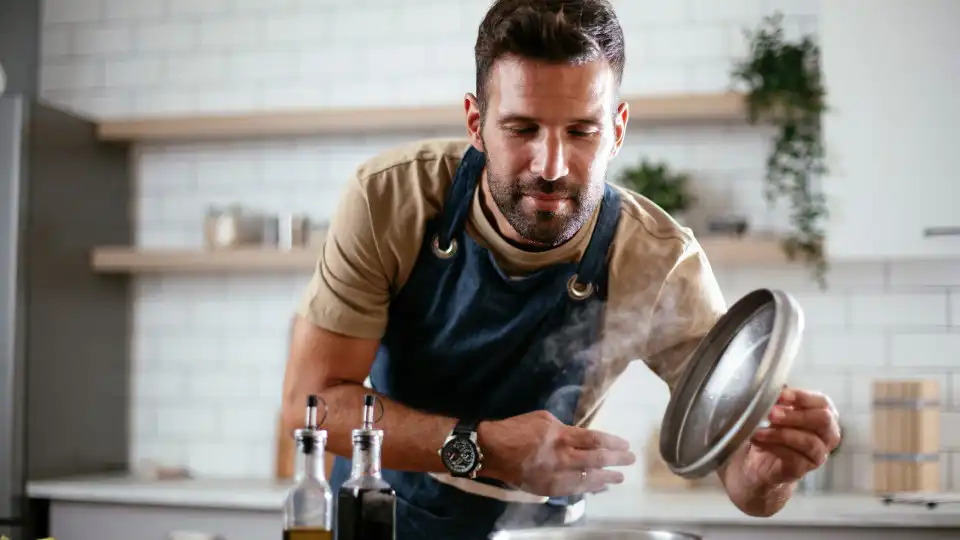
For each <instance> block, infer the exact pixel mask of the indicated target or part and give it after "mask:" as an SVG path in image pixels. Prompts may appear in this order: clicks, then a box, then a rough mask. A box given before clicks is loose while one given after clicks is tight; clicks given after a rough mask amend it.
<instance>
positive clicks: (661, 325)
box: [498, 239, 726, 529]
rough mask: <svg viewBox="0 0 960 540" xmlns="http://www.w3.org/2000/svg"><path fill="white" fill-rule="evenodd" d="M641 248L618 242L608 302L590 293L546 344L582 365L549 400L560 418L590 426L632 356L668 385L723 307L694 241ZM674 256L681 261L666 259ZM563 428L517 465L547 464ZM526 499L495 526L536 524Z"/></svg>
mask: <svg viewBox="0 0 960 540" xmlns="http://www.w3.org/2000/svg"><path fill="white" fill-rule="evenodd" d="M638 247H639V248H641V249H637V250H631V249H629V248H621V249H619V250H617V252H616V253H615V255H614V257H613V260H612V261H610V266H609V267H610V269H611V271H610V276H609V283H610V285H611V288H610V290H609V291H607V295H606V297H607V302H606V306H604V305H602V304H601V303H600V302H593V300H596V298H591V299H590V300H588V301H587V302H588V305H587V306H585V309H581V310H579V311H578V312H577V314H575V315H574V316H572V317H570V318H568V320H567V322H566V324H565V325H564V326H563V327H562V328H556V329H554V330H553V332H551V334H550V335H548V336H547V337H546V339H545V341H544V343H543V346H544V357H543V361H544V362H547V363H549V364H550V367H558V368H560V370H561V371H562V372H566V371H569V370H572V369H580V368H583V369H584V372H585V375H584V381H583V384H582V385H564V386H562V387H560V388H559V389H557V390H556V391H555V392H554V393H553V394H552V395H551V396H550V398H549V399H548V400H547V403H546V408H547V410H549V411H550V412H552V413H553V414H554V415H555V416H557V417H559V418H564V417H566V418H574V419H575V423H576V424H577V425H580V426H583V427H589V425H590V423H591V421H592V419H593V418H594V417H595V416H596V414H597V411H598V410H599V408H600V406H601V405H602V403H603V401H604V399H605V397H606V394H607V392H608V391H609V389H610V387H611V386H612V384H613V383H614V382H615V381H616V380H617V378H618V377H619V376H620V375H622V374H623V372H624V371H625V370H626V369H627V367H628V366H629V364H630V363H631V362H633V361H637V360H640V361H643V362H644V363H645V364H646V365H647V366H648V367H649V368H650V369H651V370H652V371H653V372H654V373H655V374H656V375H658V376H659V377H660V378H662V379H664V380H665V382H666V383H667V385H668V386H669V387H670V390H671V391H673V390H674V388H675V385H676V381H677V380H678V379H679V378H680V376H681V374H682V373H683V370H684V369H685V368H686V366H687V360H688V359H689V358H690V355H691V354H692V353H693V351H694V350H695V349H696V347H697V346H698V345H699V342H700V340H701V339H702V337H703V336H704V335H705V334H706V333H707V332H709V330H710V329H711V328H712V327H713V325H714V324H715V322H716V320H717V318H718V317H719V316H720V315H721V314H722V313H723V312H724V311H725V310H726V306H725V303H724V299H723V297H722V294H721V293H720V288H719V285H718V284H717V283H716V281H715V278H714V277H713V274H712V271H711V268H710V265H709V262H708V261H707V259H706V257H705V255H704V254H703V253H702V251H701V250H700V248H699V245H697V244H696V243H694V244H691V245H688V246H687V247H686V248H685V250H684V251H683V252H682V253H681V252H680V250H681V249H682V246H681V243H680V241H679V240H678V241H677V242H671V241H670V240H668V239H665V240H663V241H659V242H655V243H654V242H649V243H647V245H643V244H641V245H640V246H638ZM618 259H619V260H618ZM665 261H668V263H667V264H664V262H665ZM673 261H678V262H677V263H676V264H674V265H670V262H673ZM626 272H632V274H630V275H625V273H626ZM595 317H601V318H602V319H601V320H602V326H601V334H600V336H599V337H598V338H597V339H596V341H592V340H591V338H592V335H591V331H592V329H593V326H594V324H595V323H594V320H595ZM560 429H561V426H558V429H557V431H555V432H551V433H549V434H548V436H547V437H546V438H545V440H544V441H542V443H541V446H540V451H539V452H538V453H537V454H536V456H535V457H534V458H532V459H531V460H530V462H528V463H524V464H522V465H521V466H522V468H523V469H524V471H525V472H531V473H532V472H534V471H537V470H548V469H545V468H544V464H545V463H547V462H548V460H552V459H555V458H554V456H553V452H552V450H553V448H554V447H555V444H556V439H557V436H558V435H559V430H560ZM615 435H616V434H615ZM518 487H520V489H523V486H518ZM530 506H531V507H528V506H526V505H512V506H510V507H508V510H507V511H506V512H505V513H504V514H503V515H502V516H501V518H500V520H499V522H498V526H499V527H502V528H507V529H509V528H511V526H516V524H517V523H524V524H525V525H527V526H529V525H530V524H532V523H534V517H535V514H534V512H536V509H535V508H532V507H533V506H536V505H530Z"/></svg>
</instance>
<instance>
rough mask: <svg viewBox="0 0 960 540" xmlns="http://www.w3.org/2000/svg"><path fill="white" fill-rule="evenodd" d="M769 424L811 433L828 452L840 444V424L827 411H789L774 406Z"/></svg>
mask: <svg viewBox="0 0 960 540" xmlns="http://www.w3.org/2000/svg"><path fill="white" fill-rule="evenodd" d="M770 422H771V423H772V425H774V426H779V427H791V428H796V429H801V430H806V431H811V432H813V433H815V434H817V435H818V436H819V437H820V438H821V439H822V440H823V443H824V444H825V445H826V447H827V448H828V449H830V450H833V449H834V448H836V447H837V445H839V444H840V424H839V423H837V420H836V417H834V415H833V414H831V413H830V411H829V410H827V409H789V408H786V407H780V406H775V407H774V408H773V410H772V411H770Z"/></svg>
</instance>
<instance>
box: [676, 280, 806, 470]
mask: <svg viewBox="0 0 960 540" xmlns="http://www.w3.org/2000/svg"><path fill="white" fill-rule="evenodd" d="M803 325H804V319H803V311H802V310H801V308H800V305H799V304H798V303H797V302H796V300H794V299H793V297H791V296H790V295H789V294H787V293H786V292H783V291H779V290H771V289H758V290H755V291H753V292H750V293H748V294H747V295H745V296H744V297H743V298H741V299H740V300H738V301H737V302H736V303H734V305H733V306H731V308H730V309H729V310H728V311H727V312H726V313H725V314H724V315H723V316H722V317H721V318H720V320H719V321H717V323H716V324H715V325H714V327H713V328H711V330H710V332H709V333H708V334H707V335H706V337H705V338H704V339H703V341H701V343H700V345H699V346H698V347H697V349H696V351H695V352H694V354H693V358H692V361H691V362H690V365H689V366H688V367H687V369H686V370H685V371H684V374H683V376H682V377H681V378H680V381H679V382H678V384H677V389H676V391H675V392H673V394H672V395H671V397H670V402H669V403H668V405H667V410H666V413H665V414H664V417H663V423H662V425H661V431H660V455H661V456H662V457H663V459H664V460H665V461H666V463H667V466H668V467H669V468H670V470H671V471H673V472H674V474H677V475H678V476H681V477H684V478H691V479H693V478H702V477H704V476H706V475H707V474H710V473H711V472H713V471H715V470H716V469H717V468H718V467H719V466H720V465H721V464H723V462H724V461H725V460H726V459H727V458H728V457H729V456H730V455H731V454H732V453H733V452H734V451H735V450H736V449H737V448H739V447H740V446H741V445H742V444H743V443H744V442H745V441H746V440H747V439H748V438H749V437H750V435H751V434H753V432H754V431H755V430H756V429H757V428H758V427H760V426H761V424H764V423H765V422H766V418H767V415H768V414H769V413H770V410H771V409H772V408H773V406H774V405H775V404H776V402H777V400H778V399H779V396H780V392H781V390H782V388H783V386H784V384H785V383H786V378H787V375H788V373H789V371H790V367H791V366H792V364H793V359H794V357H796V354H797V351H798V350H799V348H800V338H801V335H802V333H803Z"/></svg>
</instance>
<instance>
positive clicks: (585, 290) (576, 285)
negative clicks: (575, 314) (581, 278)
mask: <svg viewBox="0 0 960 540" xmlns="http://www.w3.org/2000/svg"><path fill="white" fill-rule="evenodd" d="M567 292H568V293H569V294H570V298H573V299H574V300H586V299H587V298H590V295H591V294H593V283H586V284H584V283H580V282H578V281H577V274H574V275H572V276H570V280H569V281H567Z"/></svg>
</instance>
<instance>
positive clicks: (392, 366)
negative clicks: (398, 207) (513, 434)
mask: <svg viewBox="0 0 960 540" xmlns="http://www.w3.org/2000/svg"><path fill="white" fill-rule="evenodd" d="M484 162H485V157H484V154H483V153H481V152H479V151H477V150H476V149H474V148H473V147H471V148H469V149H468V150H467V152H466V153H465V155H464V157H463V160H462V161H461V163H460V165H459V167H458V168H457V173H456V178H455V179H454V183H453V186H452V187H451V189H450V191H449V193H448V195H447V197H446V201H445V204H444V206H443V210H442V211H441V212H440V213H439V215H438V216H437V217H436V218H434V219H432V220H430V221H429V222H428V223H427V227H426V233H425V235H424V238H423V244H422V247H421V249H420V253H419V256H418V259H417V262H416V265H415V266H414V269H413V272H412V273H411V275H410V277H409V280H408V281H407V283H406V284H405V285H404V286H403V287H402V289H401V290H400V291H399V292H398V293H397V295H396V297H395V298H394V299H393V300H392V302H391V305H390V310H389V321H388V324H387V329H386V332H385V335H384V337H383V338H382V340H381V345H380V349H379V351H378V353H377V357H376V360H375V361H374V364H373V367H372V369H371V373H370V381H371V384H372V386H373V388H374V389H375V390H376V391H378V392H380V393H382V394H384V395H385V396H388V397H389V398H391V399H394V400H396V401H398V402H400V403H403V404H404V405H407V406H409V407H412V408H414V409H418V410H421V411H425V412H431V413H436V414H442V415H446V416H449V417H453V418H473V419H503V418H507V417H511V416H516V415H519V414H523V413H527V412H531V411H535V410H544V409H545V410H548V411H550V412H552V413H553V414H554V415H555V416H556V417H557V418H558V419H559V420H560V421H562V422H564V423H566V424H571V425H572V424H573V422H574V414H575V412H576V410H577V403H578V400H579V397H580V390H581V387H582V385H583V382H584V374H585V372H586V370H587V368H588V367H589V366H590V365H591V364H594V363H595V362H597V361H598V357H597V353H598V352H599V351H598V349H599V347H597V346H595V343H597V341H598V339H599V337H600V331H601V325H602V318H603V308H604V304H605V300H606V293H607V261H608V253H609V250H610V246H611V243H612V241H613V237H614V234H615V231H616V228H617V222H618V220H619V217H620V199H619V196H618V195H617V193H616V192H615V191H614V190H612V189H611V188H610V186H606V190H605V192H604V196H603V201H602V204H601V207H600V213H599V216H598V219H597V223H596V227H595V229H594V232H593V236H592V237H591V239H590V242H589V245H588V247H587V249H586V252H585V253H584V256H583V258H582V260H581V261H580V262H579V263H562V264H556V265H552V266H549V267H546V268H543V269H540V270H537V271H536V272H534V273H532V274H529V275H526V276H523V277H522V278H512V277H510V276H508V275H507V274H506V273H504V272H503V270H502V269H501V268H500V267H499V266H498V265H497V263H496V261H495V260H494V257H493V254H492V253H490V252H489V251H488V250H486V249H484V248H482V247H480V246H479V245H478V244H477V243H476V242H474V240H473V239H472V238H470V236H469V235H468V234H467V233H466V231H465V223H466V221H467V218H468V215H469V212H470V206H471V203H472V200H473V196H474V192H475V189H476V187H477V182H478V180H479V178H480V175H481V173H482V171H483V167H484ZM386 413H387V414H389V411H386ZM384 437H386V438H389V437H390V431H389V430H387V431H386V432H385V433H384ZM480 442H481V447H482V443H483V441H480ZM350 468H351V467H350V460H349V459H346V458H342V457H339V456H338V457H337V458H336V460H335V464H334V468H333V473H332V475H331V479H330V482H331V485H332V487H333V489H334V493H336V491H337V490H338V488H339V486H340V485H341V484H343V482H344V481H345V480H346V479H347V478H348V477H349V475H350ZM482 474H483V472H482V471H481V475H482ZM383 476H384V480H386V481H387V482H389V483H390V485H391V486H392V487H393V488H394V489H395V490H396V492H397V499H398V501H397V537H398V538H399V539H400V540H414V539H421V538H422V539H430V540H439V539H473V538H476V539H478V540H479V539H484V540H485V539H487V538H488V537H489V535H490V533H491V532H492V531H493V530H495V528H496V527H499V526H501V525H499V524H498V520H499V519H500V518H501V516H503V515H504V514H505V513H507V511H508V510H510V512H511V514H514V513H516V514H517V515H524V516H527V519H529V520H530V522H529V523H528V524H523V523H514V524H512V526H510V527H509V528H517V527H522V526H539V525H546V524H551V525H560V524H562V523H563V517H564V515H565V514H566V505H568V504H571V503H573V502H576V501H578V500H579V498H578V497H557V498H552V499H550V500H549V501H548V502H546V503H544V504H530V503H507V502H504V501H500V500H497V499H491V498H488V497H482V496H478V495H473V494H470V493H466V492H464V491H462V490H459V489H457V488H455V487H452V486H449V485H447V484H444V483H442V482H439V481H437V480H435V479H434V478H432V477H430V476H429V475H428V474H424V473H415V472H403V471H393V470H387V469H383ZM477 480H478V481H483V482H486V483H489V484H492V485H496V486H498V487H507V486H505V485H503V484H502V483H500V482H498V481H495V480H491V479H481V478H478V479H477ZM334 500H336V498H334ZM517 506H525V507H527V508H521V509H520V511H519V512H518V511H517V508H515V507H517Z"/></svg>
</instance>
